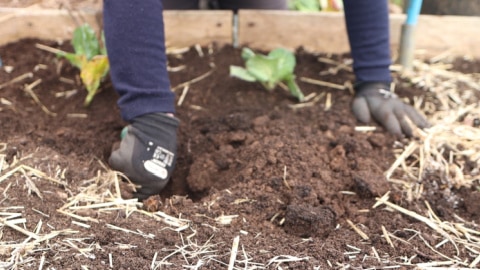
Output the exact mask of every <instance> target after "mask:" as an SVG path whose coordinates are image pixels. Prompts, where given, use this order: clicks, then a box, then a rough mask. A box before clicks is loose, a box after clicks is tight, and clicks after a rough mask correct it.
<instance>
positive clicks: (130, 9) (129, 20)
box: [103, 0, 175, 121]
mask: <svg viewBox="0 0 480 270" xmlns="http://www.w3.org/2000/svg"><path fill="white" fill-rule="evenodd" d="M103 19H104V30H105V42H106V47H107V52H108V58H109V61H110V76H111V79H112V83H113V86H114V88H115V90H116V91H117V92H118V94H119V95H120V98H119V100H118V105H119V108H120V111H121V114H122V117H123V119H124V120H126V121H131V120H132V119H133V118H135V117H137V116H140V115H144V114H148V113H156V112H164V113H174V112H175V95H174V93H173V92H172V91H171V89H170V80H169V77H168V72H167V58H166V52H165V34H164V24H163V7H162V1H161V0H141V1H132V0H104V6H103Z"/></svg>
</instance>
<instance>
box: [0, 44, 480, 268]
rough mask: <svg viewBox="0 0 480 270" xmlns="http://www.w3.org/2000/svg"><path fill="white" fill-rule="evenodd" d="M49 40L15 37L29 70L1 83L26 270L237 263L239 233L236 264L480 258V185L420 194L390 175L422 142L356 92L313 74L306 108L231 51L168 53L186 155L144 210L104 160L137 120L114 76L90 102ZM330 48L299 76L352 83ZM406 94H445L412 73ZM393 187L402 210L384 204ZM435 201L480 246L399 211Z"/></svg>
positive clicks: (12, 239) (8, 221)
mask: <svg viewBox="0 0 480 270" xmlns="http://www.w3.org/2000/svg"><path fill="white" fill-rule="evenodd" d="M37 42H39V43H42V44H47V45H50V46H57V45H56V44H54V43H51V42H45V41H37V40H23V41H21V42H17V43H14V44H9V45H7V46H4V47H2V48H1V54H2V55H1V56H2V60H3V64H4V66H13V67H14V68H13V71H11V73H7V72H5V71H1V72H0V84H3V83H6V82H10V81H11V80H12V79H14V78H16V77H18V76H21V75H23V74H27V75H25V78H23V79H21V80H18V81H17V82H13V83H10V84H7V85H5V86H3V87H1V88H0V98H1V104H0V123H1V126H2V128H1V129H0V143H3V144H2V146H4V147H0V151H1V152H0V154H2V157H3V159H1V160H0V161H2V163H0V164H2V166H3V167H1V166H0V170H1V174H0V177H1V178H0V180H1V181H0V192H1V193H2V199H1V200H0V212H2V214H3V213H4V212H5V213H10V214H8V215H7V214H5V215H4V216H6V218H5V219H2V220H1V222H2V224H3V225H4V226H3V230H2V232H3V234H2V236H1V239H0V241H1V242H0V243H1V244H2V246H4V247H5V248H0V251H1V252H0V253H1V254H2V260H3V261H5V262H15V263H16V265H17V266H18V267H19V268H25V269H38V268H39V266H40V265H43V266H44V267H45V268H46V267H52V269H53V268H56V269H79V268H80V266H85V267H87V268H88V269H103V268H106V267H109V266H112V267H113V268H114V269H151V268H157V269H160V268H162V269H164V268H165V269H166V268H168V269H183V268H186V267H187V266H189V267H190V268H192V269H196V268H195V266H196V267H198V268H200V266H201V269H226V268H227V265H228V264H229V260H230V254H231V251H232V242H233V243H234V242H235V241H234V240H235V239H236V237H237V236H240V238H239V246H238V254H237V256H236V261H235V267H237V268H236V269H244V268H245V269H262V268H268V269H275V268H279V269H280V267H282V269H312V268H314V267H319V269H320V268H321V269H323V268H327V267H334V268H341V267H347V266H350V267H352V268H355V269H360V268H362V267H363V268H372V267H386V266H397V265H398V266H399V267H400V266H401V265H403V266H402V267H409V265H416V264H419V263H424V262H437V261H451V262H452V263H457V264H459V265H461V264H463V265H466V266H468V265H469V264H470V263H471V262H472V261H473V260H474V259H475V258H476V256H478V252H479V250H478V242H479V241H478V234H476V233H475V230H476V229H478V228H476V227H474V226H475V225H474V223H477V224H478V222H479V221H480V218H479V216H478V213H479V211H478V199H477V198H478V196H479V195H478V194H479V191H478V190H477V188H476V186H478V181H477V182H474V185H472V187H471V189H469V188H465V187H459V188H454V187H440V189H439V187H438V186H437V187H436V189H434V188H433V186H435V185H437V184H436V183H438V182H441V181H440V180H439V179H437V178H436V175H434V174H432V175H431V179H428V181H427V180H425V181H426V183H430V184H425V190H424V192H423V193H421V196H422V197H421V200H408V198H409V197H408V196H409V195H408V194H406V193H405V192H404V191H403V190H402V188H399V187H394V185H393V184H392V182H388V181H387V180H386V178H385V176H384V175H385V174H384V172H385V171H387V170H388V169H389V168H390V166H391V165H392V164H393V163H394V162H395V160H396V156H395V153H394V151H393V149H394V148H398V147H400V148H401V147H403V146H405V145H407V144H409V143H410V142H412V140H405V139H404V140H401V141H396V140H395V138H393V137H392V136H390V135H388V134H386V133H385V132H384V131H383V130H382V129H381V128H380V127H378V126H377V130H375V131H370V132H359V131H356V130H355V128H354V127H355V126H356V125H357V122H356V120H355V119H354V117H353V116H352V114H351V112H350V102H351V98H352V95H351V93H350V92H349V91H348V90H335V89H331V88H327V87H321V86H317V85H312V84H307V83H304V82H301V81H299V85H300V87H301V88H302V89H303V91H304V92H305V94H306V95H309V94H312V93H314V94H316V98H313V99H312V101H311V103H312V104H311V106H298V105H297V104H296V102H295V100H294V99H293V98H291V97H290V96H289V95H288V93H287V92H286V91H283V90H281V89H280V88H279V89H276V90H275V91H274V92H272V93H269V92H267V91H265V90H264V89H263V88H262V87H261V86H260V85H256V84H251V83H247V82H242V81H239V80H237V79H234V78H230V77H229V75H228V70H229V66H230V65H243V63H242V60H241V57H240V50H238V49H234V48H231V47H223V48H216V47H215V46H212V47H211V48H203V54H204V56H200V55H199V53H198V52H197V51H196V50H195V49H193V48H192V49H190V50H188V51H187V52H186V53H183V54H177V55H170V56H169V66H170V67H172V71H171V72H170V75H171V81H172V86H173V87H174V90H175V92H176V94H177V97H178V99H177V100H178V105H177V110H178V114H177V116H178V118H179V119H180V120H181V127H180V130H179V158H178V164H177V167H176V171H175V173H174V175H173V179H172V181H171V183H170V184H169V185H168V187H167V188H166V190H165V191H164V192H163V194H160V196H159V197H156V198H151V199H150V200H149V201H148V203H147V202H146V203H145V205H144V207H146V208H148V209H150V210H154V211H156V210H158V212H155V213H153V214H151V213H148V212H142V211H140V210H139V209H141V208H142V205H140V204H137V203H136V202H135V201H132V200H129V201H124V200H121V199H119V198H118V194H119V193H116V192H118V187H116V184H117V183H118V181H117V180H118V178H117V177H115V174H114V173H112V172H110V171H108V170H107V169H106V168H104V167H103V165H102V164H105V163H106V159H107V158H108V155H109V153H110V149H111V147H112V144H113V143H114V142H116V141H118V137H119V133H120V130H121V129H122V127H123V126H124V125H125V123H124V122H123V121H122V120H121V119H120V118H119V112H118V109H117V107H116V104H115V102H116V99H117V95H116V93H115V92H114V90H113V89H112V87H111V84H110V82H109V81H108V80H107V81H106V82H104V84H103V86H102V92H101V93H100V94H99V95H98V96H97V97H96V98H95V99H94V101H93V103H92V105H91V107H89V108H84V107H83V106H82V104H83V99H84V97H85V92H84V89H83V88H82V86H81V84H80V80H79V77H78V72H77V70H75V69H74V68H72V67H71V66H70V65H69V64H68V63H66V62H65V61H63V60H60V59H57V58H56V57H55V56H54V55H52V54H50V53H48V52H43V51H40V50H38V49H36V48H35V43H37ZM62 48H63V49H66V50H70V48H69V45H63V46H62ZM319 57H320V55H312V54H308V53H305V52H302V51H301V50H299V51H298V52H297V69H296V74H297V75H298V76H299V77H308V78H316V79H321V80H325V81H329V82H331V83H335V84H338V85H343V84H344V83H345V82H347V81H350V82H351V81H353V75H352V73H351V72H350V71H349V70H348V68H347V69H342V68H340V69H339V70H338V72H337V71H332V70H331V72H330V75H328V76H325V75H324V76H321V75H319V74H323V73H325V71H327V70H329V69H331V68H332V67H335V65H334V66H332V65H331V64H327V63H325V61H319V60H318V59H319ZM321 57H326V56H324V55H322V56H321ZM329 58H330V59H331V60H335V61H338V62H343V61H344V60H345V59H348V56H346V55H345V56H333V57H332V56H331V57H329ZM462 63H463V62H462ZM468 65H470V66H469V67H470V68H469V69H473V70H475V68H476V69H477V70H478V67H479V66H480V65H479V64H478V63H475V62H473V63H469V64H468ZM182 66H183V67H182ZM177 70H179V71H177ZM29 72H32V74H31V76H29V75H28V73H29ZM464 72H466V71H465V70H464ZM477 72H478V71H477ZM204 74H207V75H206V76H207V77H206V78H204V79H202V80H200V81H198V82H195V83H192V84H191V85H189V86H188V87H183V86H182V85H180V84H181V83H184V82H186V81H189V80H191V79H193V78H196V77H198V76H201V75H204ZM37 80H41V81H40V82H39V84H38V85H37V86H35V87H34V88H33V89H32V91H33V92H28V91H25V85H31V84H32V83H34V82H35V81H37ZM37 83H38V82H37ZM178 85H180V87H177V86H178ZM27 88H28V87H27ZM397 92H398V94H399V95H400V96H410V97H413V96H426V97H427V98H428V97H429V96H430V98H431V94H429V93H425V92H424V91H421V90H419V89H416V88H413V87H411V85H410V84H409V83H407V82H406V81H405V80H403V79H402V80H401V79H399V78H397ZM32 93H33V94H32ZM36 98H38V101H35V99H36ZM42 106H44V109H43V110H42V108H41V107H42ZM413 141H415V140H413ZM394 146H396V147H394ZM472 162H476V161H472ZM33 168H36V169H37V170H38V171H37V170H33ZM397 174H398V173H397ZM111 179H114V180H111ZM122 189H124V187H123V184H122ZM439 190H441V191H442V192H437V191H439ZM446 190H448V192H449V194H450V195H449V196H446V195H445V194H447V193H446ZM123 191H125V189H124V190H123ZM388 191H390V200H389V201H390V204H392V203H393V204H394V206H392V205H389V206H390V207H385V206H384V205H383V206H380V207H377V208H374V209H373V208H372V206H373V205H374V204H375V203H376V202H377V201H376V198H378V197H381V196H383V195H384V194H386V193H387V192H388ZM112 194H113V195H112ZM115 194H116V195H115ZM112 198H113V199H112ZM452 198H455V199H453V200H452ZM103 199H104V200H105V201H102V200H103ZM385 201H386V200H384V202H385ZM424 201H426V202H429V203H430V205H431V206H432V208H433V210H432V211H433V212H431V213H436V214H437V215H438V217H439V220H440V219H441V220H449V221H452V222H459V223H464V225H465V226H466V227H468V228H471V229H472V230H471V231H468V232H469V233H470V236H471V237H472V238H471V240H472V241H473V242H474V243H470V242H469V243H470V244H468V245H460V244H458V242H456V241H459V240H457V237H458V239H460V238H461V239H464V238H462V237H461V236H462V235H456V237H455V238H452V237H450V238H449V237H446V235H449V234H451V233H452V232H451V231H448V230H447V229H446V228H445V227H442V228H441V229H443V230H440V229H439V228H435V227H433V228H432V227H431V226H430V227H429V226H427V223H426V222H425V221H424V220H421V219H420V220H419V219H418V218H415V216H413V215H409V214H408V213H403V214H402V213H401V212H400V211H398V210H396V208H395V206H401V207H404V208H408V209H410V210H411V211H413V212H418V213H420V214H421V215H423V216H428V211H427V208H426V206H425V203H424ZM102 203H103V204H102ZM58 210H60V211H58ZM15 213H18V214H15ZM19 218H25V220H23V222H20V221H19V222H20V223H15V224H17V226H20V227H21V228H23V229H24V230H26V231H22V230H20V229H21V228H20V229H19V228H18V227H16V226H11V225H12V224H13V223H12V221H18V220H19ZM40 222H41V223H40ZM471 222H473V224H472V223H471ZM42 224H43V226H42ZM466 227H462V228H466ZM36 228H37V229H36ZM456 228H458V227H456ZM459 230H460V229H459ZM465 230H466V229H465ZM444 231H447V232H448V233H446V234H443V232H444ZM29 232H31V233H29ZM55 233H56V234H55ZM47 236H48V237H47ZM444 239H447V240H450V241H447V242H442V241H443V240H444ZM22 241H24V244H25V243H29V244H31V246H28V247H25V246H22V245H21V243H22ZM32 241H33V242H32ZM465 241H466V242H468V241H467V240H465ZM475 242H476V244H475ZM439 243H441V244H440V245H438V246H436V245H437V244H439ZM454 244H455V245H454ZM465 246H468V247H469V248H470V250H468V249H467V248H466V247H465ZM19 247H21V250H19ZM457 247H458V250H457ZM445 256H448V258H446V257H445ZM455 256H456V257H455ZM471 266H474V265H471ZM0 268H1V266H0Z"/></svg>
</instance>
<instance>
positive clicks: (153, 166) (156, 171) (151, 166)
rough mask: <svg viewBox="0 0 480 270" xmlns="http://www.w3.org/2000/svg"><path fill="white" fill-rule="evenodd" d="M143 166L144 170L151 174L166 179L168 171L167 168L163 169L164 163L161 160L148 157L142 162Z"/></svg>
mask: <svg viewBox="0 0 480 270" xmlns="http://www.w3.org/2000/svg"><path fill="white" fill-rule="evenodd" d="M143 166H144V167H145V170H147V171H148V172H150V173H151V174H153V175H155V176H157V177H159V178H161V179H167V176H168V171H167V169H165V164H163V163H162V162H161V161H159V160H156V159H150V160H147V161H145V163H143Z"/></svg>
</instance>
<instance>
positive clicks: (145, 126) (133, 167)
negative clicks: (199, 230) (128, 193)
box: [109, 113, 179, 200]
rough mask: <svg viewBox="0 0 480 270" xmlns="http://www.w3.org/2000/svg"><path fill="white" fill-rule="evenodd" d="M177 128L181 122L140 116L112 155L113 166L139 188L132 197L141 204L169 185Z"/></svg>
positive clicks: (171, 118)
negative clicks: (137, 199)
mask: <svg viewBox="0 0 480 270" xmlns="http://www.w3.org/2000/svg"><path fill="white" fill-rule="evenodd" d="M178 124H179V121H178V119H176V118H174V117H171V116H168V115H166V114H163V113H153V114H146V115H142V116H139V117H137V118H135V119H133V121H132V124H131V125H129V126H127V131H126V133H125V134H123V136H122V137H123V138H122V141H121V143H120V147H119V148H118V149H117V150H114V151H113V152H112V154H111V156H110V159H109V163H110V166H111V167H112V168H113V169H114V170H118V171H121V172H123V173H124V174H125V176H127V177H128V178H129V179H130V180H131V181H132V182H133V183H134V184H136V185H139V186H140V188H137V191H136V193H134V194H133V195H134V196H135V197H137V198H139V199H140V200H144V199H146V198H148V197H149V196H151V195H155V194H159V192H160V191H161V190H162V189H163V188H164V187H165V185H166V184H167V183H168V181H169V179H170V176H171V174H172V171H173V169H174V167H175V161H176V155H177V153H176V151H177V127H178Z"/></svg>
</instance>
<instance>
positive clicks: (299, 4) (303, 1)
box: [292, 0, 320, 12]
mask: <svg viewBox="0 0 480 270" xmlns="http://www.w3.org/2000/svg"><path fill="white" fill-rule="evenodd" d="M292 2H293V3H292V6H293V8H294V9H295V10H298V11H306V12H309V11H310V12H311V11H320V2H319V1H318V0H293V1H292Z"/></svg>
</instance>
